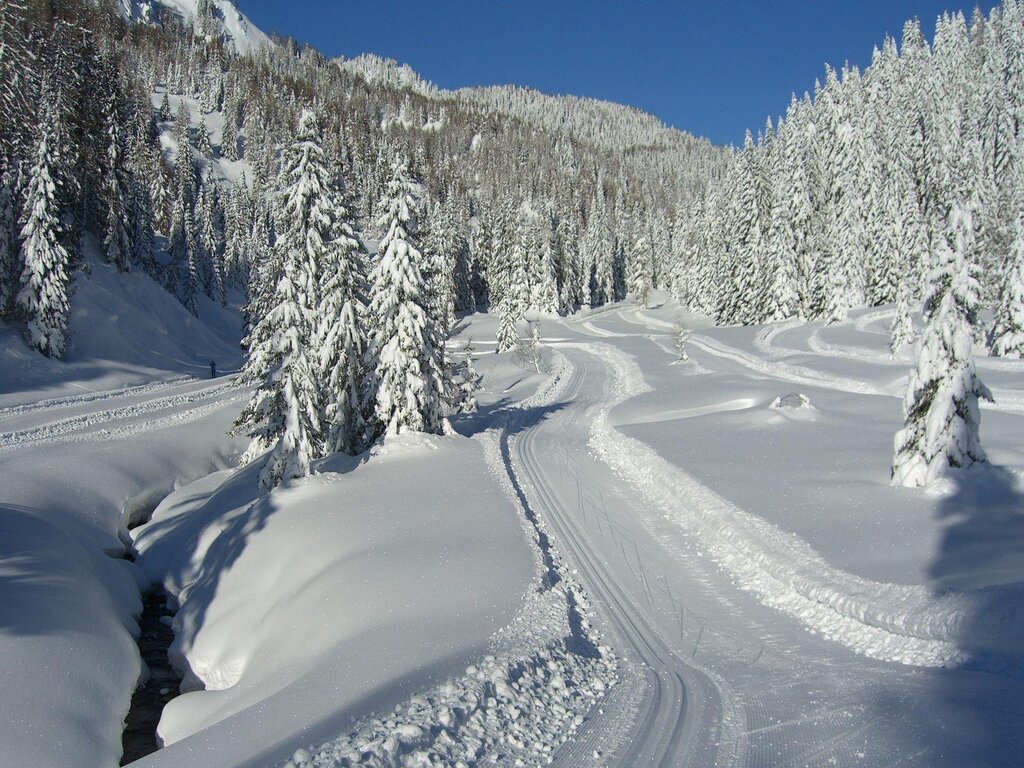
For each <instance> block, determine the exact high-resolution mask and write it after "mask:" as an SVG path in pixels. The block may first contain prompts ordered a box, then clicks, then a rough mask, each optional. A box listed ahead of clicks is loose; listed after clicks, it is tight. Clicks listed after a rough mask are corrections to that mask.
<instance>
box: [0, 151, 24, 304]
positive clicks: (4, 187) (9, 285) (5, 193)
mask: <svg viewBox="0 0 1024 768" xmlns="http://www.w3.org/2000/svg"><path fill="white" fill-rule="evenodd" d="M15 194H16V193H15V189H14V172H13V170H12V169H10V168H7V169H5V170H4V171H3V172H2V173H0V318H3V319H7V318H9V317H10V315H11V313H12V312H13V310H14V297H15V295H16V294H17V292H18V283H19V279H20V277H21V275H20V274H18V266H19V265H20V263H21V258H20V256H19V253H18V239H17V235H16V233H15V229H14V226H15V218H16V217H15V211H14V206H15Z"/></svg>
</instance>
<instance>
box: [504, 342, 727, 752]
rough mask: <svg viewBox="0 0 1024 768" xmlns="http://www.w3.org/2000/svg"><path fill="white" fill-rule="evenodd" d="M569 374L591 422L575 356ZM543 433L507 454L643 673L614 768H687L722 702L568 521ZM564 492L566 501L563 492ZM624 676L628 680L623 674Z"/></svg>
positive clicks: (568, 396) (574, 747)
mask: <svg viewBox="0 0 1024 768" xmlns="http://www.w3.org/2000/svg"><path fill="white" fill-rule="evenodd" d="M570 364H571V365H572V367H573V372H572V375H571V377H570V380H569V383H568V386H567V388H566V391H565V393H564V397H565V400H566V401H569V402H572V405H571V406H570V407H571V408H572V409H573V411H574V412H573V413H572V414H571V416H570V417H569V418H570V419H571V421H570V424H572V423H575V421H576V418H577V416H578V415H582V416H584V417H585V418H593V417H594V414H593V411H594V410H595V409H596V407H597V404H595V403H590V404H587V405H583V404H582V403H581V402H580V400H579V397H580V390H581V385H582V382H583V378H584V373H585V371H586V369H585V367H584V365H583V363H582V360H581V359H580V357H576V356H574V358H573V359H572V360H571V363H570ZM544 429H545V428H544V426H542V425H541V426H538V427H535V428H531V429H527V430H525V431H524V432H522V433H521V434H519V435H518V436H516V437H514V438H513V439H511V446H510V449H511V450H510V453H511V455H512V456H513V461H514V463H515V465H516V469H517V470H518V471H519V472H520V473H521V474H522V476H523V477H524V478H525V479H526V480H527V482H528V484H529V487H528V490H527V494H528V495H530V496H533V497H534V498H533V499H531V501H532V502H534V504H535V506H536V508H537V509H538V510H539V511H540V513H541V515H542V516H543V517H544V519H545V521H546V522H547V523H548V525H549V526H550V527H551V530H552V531H553V532H554V533H555V535H556V536H557V537H558V540H559V542H560V544H561V549H562V551H563V552H565V553H566V554H567V555H568V556H569V557H570V559H571V560H572V561H573V562H574V563H575V565H576V566H577V567H578V568H579V571H580V573H581V576H582V580H583V583H584V584H585V586H586V588H587V590H588V593H589V595H590V597H591V599H592V600H593V601H594V604H595V606H597V607H599V609H600V610H601V612H602V613H603V618H604V619H605V622H606V626H607V627H608V628H609V629H610V630H611V632H612V633H613V634H614V636H615V638H616V641H617V642H616V647H617V648H618V649H619V650H621V651H624V652H625V653H626V655H627V657H628V658H629V660H630V661H631V662H632V665H633V670H632V673H633V674H636V673H637V672H638V671H642V674H643V676H644V678H645V683H646V690H645V692H644V694H643V698H642V700H641V704H640V708H639V711H638V713H637V714H636V719H635V720H634V723H633V726H632V729H631V731H630V733H629V735H628V739H627V741H626V743H625V745H624V746H623V747H622V748H621V749H620V750H619V751H618V752H617V753H616V754H615V755H614V757H615V759H616V760H617V762H618V764H621V765H628V766H631V765H651V766H675V765H692V764H694V758H695V757H696V756H697V755H698V754H699V753H702V754H705V755H706V754H708V752H707V751H706V750H699V749H696V747H697V746H698V745H703V746H704V747H707V746H708V742H709V741H711V742H714V741H717V739H718V735H719V734H718V733H717V729H716V727H715V724H716V723H720V722H721V718H720V717H719V710H720V708H721V703H720V701H719V698H718V692H717V688H716V686H715V685H714V683H713V682H712V681H711V680H710V678H708V677H707V676H706V675H705V674H703V673H702V672H700V671H699V670H697V669H695V668H693V667H691V666H689V665H687V664H686V663H685V662H684V661H683V660H682V658H681V657H680V656H679V655H677V654H676V653H675V652H674V651H673V650H672V648H670V647H669V646H668V645H666V644H665V643H664V642H663V641H662V640H661V638H660V636H659V634H658V632H657V630H656V629H655V628H654V627H653V626H652V625H651V624H650V623H649V621H648V620H647V618H646V617H645V615H644V612H643V611H642V610H641V609H640V606H639V604H638V603H637V602H636V600H635V599H634V598H633V597H631V596H630V594H629V592H628V590H627V588H626V587H625V586H624V585H623V584H622V583H621V582H620V580H619V578H618V576H617V575H616V573H615V572H614V570H613V569H612V568H610V567H609V565H608V563H607V561H604V560H602V558H601V557H600V556H599V555H598V554H597V552H598V550H597V549H596V548H595V547H594V546H593V545H592V543H591V542H590V541H588V538H587V533H586V532H585V531H584V530H582V529H581V528H580V527H578V526H576V525H575V524H574V523H573V521H572V515H571V512H570V504H571V503H575V501H576V498H572V501H571V502H570V501H569V500H568V499H566V498H565V497H566V495H569V496H571V497H575V495H576V494H575V491H574V490H573V488H574V486H573V487H571V488H569V489H567V488H566V482H565V478H564V476H563V477H560V476H559V471H558V468H557V466H555V465H553V464H552V462H551V461H550V455H551V454H550V453H548V452H546V451H545V450H544V447H543V445H539V444H538V434H543V433H544ZM567 490H569V493H568V494H566V491H567ZM626 674H630V672H629V671H627V672H626ZM587 750H589V740H588V739H587V738H586V736H585V735H581V737H580V738H579V739H578V740H577V742H576V743H575V744H570V745H567V747H565V748H563V750H562V751H561V752H560V753H559V754H558V755H557V756H556V762H557V763H560V764H575V763H577V762H579V760H578V758H579V757H582V755H580V753H581V752H585V751H587Z"/></svg>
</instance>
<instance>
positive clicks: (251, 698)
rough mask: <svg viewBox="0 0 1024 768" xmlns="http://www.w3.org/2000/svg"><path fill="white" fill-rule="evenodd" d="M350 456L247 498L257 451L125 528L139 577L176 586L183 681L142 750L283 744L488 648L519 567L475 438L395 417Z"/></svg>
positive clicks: (510, 604)
mask: <svg viewBox="0 0 1024 768" xmlns="http://www.w3.org/2000/svg"><path fill="white" fill-rule="evenodd" d="M365 459H366V460H365V461H361V460H360V459H353V458H350V457H342V456H339V457H332V458H330V459H328V460H326V461H324V462H322V463H321V464H320V465H319V466H318V467H317V470H318V472H319V474H317V475H315V476H313V477H310V478H306V479H304V480H301V481H297V482H292V483H288V484H286V485H285V486H283V487H281V488H279V489H276V490H275V491H274V492H272V493H271V494H269V495H267V496H264V497H262V498H257V497H256V474H255V472H256V471H257V469H258V467H252V466H250V467H247V468H244V469H242V470H237V471H235V472H223V473H219V474H217V475H214V476H211V477H208V478H204V479H203V480H201V481H199V482H197V483H195V484H193V485H190V486H187V487H185V488H182V489H181V490H180V491H178V492H177V493H175V494H173V495H172V496H170V497H169V498H168V499H166V500H165V502H164V503H163V504H161V505H160V507H159V508H158V509H157V510H156V512H155V513H154V516H153V519H152V521H151V522H150V523H149V524H148V525H146V526H144V527H142V528H140V529H139V530H138V533H137V536H136V547H137V549H138V551H139V553H140V557H139V563H140V565H141V566H142V568H143V569H144V571H145V573H146V574H147V578H148V579H150V580H153V581H162V582H164V583H165V584H166V585H167V587H168V588H169V590H170V591H171V592H172V593H173V594H176V595H177V597H178V600H179V602H180V610H179V611H178V613H177V616H176V617H175V620H174V630H175V634H176V639H175V643H174V646H173V648H172V654H173V655H174V657H175V658H176V659H177V662H178V663H179V664H180V665H181V666H182V667H183V668H184V670H185V673H186V675H185V676H186V680H185V685H184V688H185V689H188V690H190V692H188V693H185V694H184V695H182V696H180V697H178V698H177V699H175V700H174V701H172V702H171V704H170V705H169V706H168V707H167V709H166V710H165V712H164V716H163V719H162V721H161V725H160V735H161V737H162V738H163V740H164V741H165V743H166V744H167V745H168V746H166V747H165V748H164V749H163V750H161V751H160V752H158V753H156V754H154V755H152V756H150V757H148V758H146V759H145V760H144V761H143V762H142V763H140V764H143V765H181V764H182V763H186V762H187V763H188V764H189V765H193V766H196V765H217V766H224V765H237V764H241V763H248V761H251V760H252V758H253V755H257V754H266V755H270V756H276V758H275V757H268V759H267V761H268V762H270V763H273V762H275V759H276V760H283V759H285V758H286V757H287V755H289V754H291V753H292V752H294V751H295V750H296V749H297V748H300V747H303V746H305V745H307V744H311V743H323V742H326V741H329V740H333V739H335V738H336V737H337V734H338V733H339V732H341V731H342V730H343V729H344V728H346V727H347V726H348V725H349V724H350V723H351V722H352V720H353V719H355V718H360V717H365V716H367V715H368V714H369V713H371V712H385V711H388V710H390V709H391V708H392V707H394V706H395V705H396V704H397V703H399V702H402V701H404V700H406V699H407V698H408V697H409V696H411V695H413V694H417V693H420V692H422V691H427V690H431V689H432V688H433V687H434V686H437V685H438V684H439V683H441V682H443V681H445V680H448V679H451V678H454V677H456V676H458V675H461V674H463V670H465V669H466V667H467V665H468V664H471V663H473V662H476V663H479V660H480V659H481V658H482V657H484V656H485V655H486V648H487V647H488V641H489V640H490V638H491V636H492V634H493V633H494V632H495V630H496V629H498V628H499V627H501V626H503V625H505V624H508V622H509V621H510V619H511V618H512V617H513V616H514V615H515V614H516V611H517V610H518V608H519V607H520V605H521V604H522V600H523V595H524V593H525V592H526V591H527V590H528V586H529V584H530V582H531V581H532V579H533V578H534V573H535V568H534V559H533V557H532V555H531V553H530V548H529V546H528V544H527V541H526V540H525V538H524V537H523V535H522V532H521V529H520V525H519V522H518V518H517V515H516V514H515V511H514V509H513V507H512V505H511V502H510V500H509V499H508V497H507V496H506V495H505V494H504V493H503V492H502V490H501V489H500V487H499V486H498V485H497V484H496V483H495V482H494V479H493V477H492V476H491V474H490V471H489V469H488V466H487V463H486V462H485V461H484V459H483V457H482V455H481V452H480V447H479V445H478V444H477V443H476V442H475V441H473V440H469V439H466V438H462V437H435V436H418V435H409V436H402V437H396V438H389V439H388V440H386V441H385V442H383V443H382V444H380V445H378V446H377V447H375V448H374V449H373V450H372V452H371V454H370V455H369V456H368V457H365ZM481 701H482V702H485V701H486V699H482V700H481ZM407 733H411V731H407Z"/></svg>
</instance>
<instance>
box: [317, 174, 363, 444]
mask: <svg viewBox="0 0 1024 768" xmlns="http://www.w3.org/2000/svg"><path fill="white" fill-rule="evenodd" d="M310 186H313V185H312V184H311V185H310ZM321 194H322V195H323V199H322V200H321V201H317V202H313V201H312V200H310V201H309V206H310V208H311V209H312V208H313V207H314V206H315V207H321V206H322V208H323V211H324V213H325V214H326V216H325V219H324V220H325V221H326V219H327V218H329V219H330V220H331V224H332V228H333V229H332V230H331V231H325V232H324V235H326V236H327V237H328V238H329V239H328V240H326V241H325V242H324V245H325V247H326V250H325V253H324V255H323V269H322V271H321V282H320V295H321V304H320V312H319V317H318V323H319V326H318V330H317V346H318V348H319V352H320V358H319V372H320V378H321V381H322V383H323V389H324V396H323V401H324V416H325V424H324V431H325V444H324V450H325V452H332V451H342V452H345V453H350V454H355V453H358V452H359V451H361V450H362V449H363V448H364V447H365V446H364V443H363V440H364V438H365V436H366V421H365V418H364V412H363V409H364V405H365V399H366V398H365V393H364V391H363V386H364V382H365V377H366V371H365V369H364V365H365V355H366V348H367V338H366V330H365V322H366V306H365V296H366V276H365V261H364V255H363V248H362V244H361V243H360V242H359V240H358V239H357V238H356V236H355V231H354V230H355V227H354V223H353V219H352V216H351V214H350V213H349V211H348V208H347V206H345V205H344V203H343V202H342V200H341V196H340V192H339V190H337V189H335V188H333V187H332V186H330V185H328V186H327V187H324V188H322V192H321ZM330 208H333V211H330V210H329V209H330Z"/></svg>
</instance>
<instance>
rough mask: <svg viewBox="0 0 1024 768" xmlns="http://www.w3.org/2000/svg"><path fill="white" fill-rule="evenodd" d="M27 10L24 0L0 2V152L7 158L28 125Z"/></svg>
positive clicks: (30, 74) (28, 62) (29, 59)
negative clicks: (25, 22)
mask: <svg viewBox="0 0 1024 768" xmlns="http://www.w3.org/2000/svg"><path fill="white" fill-rule="evenodd" d="M27 13H28V11H27V6H26V3H25V0H4V2H3V3H0V154H2V155H5V156H6V157H7V159H8V161H9V160H10V159H11V158H13V157H14V155H15V153H16V149H17V147H18V144H19V140H20V139H21V138H22V134H23V132H24V131H25V129H26V128H27V126H28V125H29V121H28V120H26V118H27V117H28V108H29V99H28V98H27V97H28V95H29V93H30V83H31V78H32V70H31V66H30V64H31V61H32V53H31V50H30V48H29V46H28V45H26V36H25V31H24V29H23V28H22V25H23V23H24V21H25V18H26V16H27Z"/></svg>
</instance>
